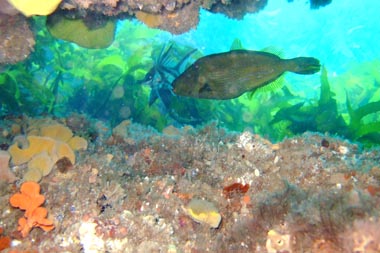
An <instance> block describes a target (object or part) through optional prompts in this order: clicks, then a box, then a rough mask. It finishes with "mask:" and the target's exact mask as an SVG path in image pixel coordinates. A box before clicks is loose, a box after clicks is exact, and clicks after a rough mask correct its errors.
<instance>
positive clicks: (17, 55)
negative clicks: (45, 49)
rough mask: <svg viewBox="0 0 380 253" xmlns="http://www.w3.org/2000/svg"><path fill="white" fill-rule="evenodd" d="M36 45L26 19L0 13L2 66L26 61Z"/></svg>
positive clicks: (0, 60)
mask: <svg viewBox="0 0 380 253" xmlns="http://www.w3.org/2000/svg"><path fill="white" fill-rule="evenodd" d="M0 7H1V6H0ZM1 11H3V10H1ZM34 44H35V40H34V35H33V33H32V31H31V30H30V28H29V25H28V22H27V20H26V18H25V17H23V16H22V15H15V16H9V15H5V14H1V13H0V64H9V63H17V62H19V61H22V60H25V59H26V58H27V57H28V56H29V54H30V53H31V51H32V50H33V47H34Z"/></svg>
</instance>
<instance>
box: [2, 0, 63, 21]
mask: <svg viewBox="0 0 380 253" xmlns="http://www.w3.org/2000/svg"><path fill="white" fill-rule="evenodd" d="M61 1H62V0H8V2H9V3H10V4H12V5H13V7H15V8H16V9H17V10H19V11H20V12H22V14H24V15H25V16H27V17H30V16H33V15H42V16H46V15H49V14H51V13H53V12H54V11H55V9H57V7H58V5H59V4H60V3H61Z"/></svg>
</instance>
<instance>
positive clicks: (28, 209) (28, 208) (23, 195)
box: [9, 182, 54, 237]
mask: <svg viewBox="0 0 380 253" xmlns="http://www.w3.org/2000/svg"><path fill="white" fill-rule="evenodd" d="M40 189H41V188H40V185H39V184H38V183H35V182H25V183H23V184H22V185H21V188H20V193H15V194H14V195H13V196H12V197H11V198H10V199H9V203H10V204H11V206H13V207H18V208H20V209H21V210H25V214H24V217H22V218H20V219H19V220H18V228H17V230H18V231H20V232H21V235H22V236H23V237H26V236H27V235H28V234H29V232H30V231H31V230H32V229H33V227H40V228H42V229H43V230H44V231H50V230H52V229H54V225H53V221H51V220H49V219H47V218H46V216H47V210H46V209H45V208H43V207H40V206H41V205H42V204H43V203H44V202H45V197H44V196H43V195H41V194H40Z"/></svg>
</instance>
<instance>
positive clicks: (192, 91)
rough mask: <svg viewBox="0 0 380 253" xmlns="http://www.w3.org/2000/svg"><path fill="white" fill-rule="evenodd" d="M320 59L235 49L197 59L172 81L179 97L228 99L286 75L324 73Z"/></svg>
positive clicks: (175, 92)
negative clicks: (287, 73) (289, 57)
mask: <svg viewBox="0 0 380 253" xmlns="http://www.w3.org/2000/svg"><path fill="white" fill-rule="evenodd" d="M320 68H321V65H320V62H319V60H318V59H316V58H313V57H297V58H293V59H282V58H280V57H279V56H277V55H275V54H271V53H268V52H263V51H251V50H231V51H229V52H224V53H218V54H211V55H208V56H204V57H202V58H199V59H198V60H196V61H195V62H194V63H193V64H192V65H190V66H189V67H188V68H187V69H186V70H185V71H184V72H183V73H182V74H180V75H179V76H178V77H177V78H175V79H174V81H173V82H172V89H173V93H174V94H176V95H178V96H185V97H192V98H202V99H215V100H226V99H232V98H236V97H239V96H240V95H242V94H243V93H245V92H248V91H254V90H256V89H258V88H260V87H263V86H265V85H268V84H270V83H272V82H273V81H275V80H276V79H278V78H279V77H280V76H281V75H282V74H284V73H285V72H287V71H289V72H294V73H297V74H301V75H311V74H314V73H317V72H319V71H320Z"/></svg>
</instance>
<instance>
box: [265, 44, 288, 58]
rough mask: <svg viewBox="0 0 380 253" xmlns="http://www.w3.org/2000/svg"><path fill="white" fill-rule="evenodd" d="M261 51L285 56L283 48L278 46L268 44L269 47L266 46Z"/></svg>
mask: <svg viewBox="0 0 380 253" xmlns="http://www.w3.org/2000/svg"><path fill="white" fill-rule="evenodd" d="M260 51H261V52H266V53H270V54H274V55H277V56H278V57H280V58H283V57H284V53H283V52H282V50H281V49H279V48H276V47H274V46H268V47H264V48H262V49H261V50H260Z"/></svg>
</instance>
